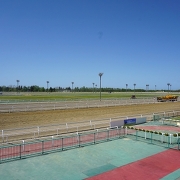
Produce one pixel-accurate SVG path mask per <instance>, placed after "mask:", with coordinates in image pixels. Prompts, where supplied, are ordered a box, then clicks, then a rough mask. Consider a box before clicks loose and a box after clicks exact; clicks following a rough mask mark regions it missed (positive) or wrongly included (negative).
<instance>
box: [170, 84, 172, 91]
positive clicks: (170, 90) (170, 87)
mask: <svg viewBox="0 0 180 180" xmlns="http://www.w3.org/2000/svg"><path fill="white" fill-rule="evenodd" d="M171 86H172V84H170V92H171Z"/></svg>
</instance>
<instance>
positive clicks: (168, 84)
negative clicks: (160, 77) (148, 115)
mask: <svg viewBox="0 0 180 180" xmlns="http://www.w3.org/2000/svg"><path fill="white" fill-rule="evenodd" d="M167 85H168V93H169V86H170V83H167Z"/></svg>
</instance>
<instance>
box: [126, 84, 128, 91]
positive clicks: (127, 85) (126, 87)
mask: <svg viewBox="0 0 180 180" xmlns="http://www.w3.org/2000/svg"><path fill="white" fill-rule="evenodd" d="M127 87H128V84H126V92H127Z"/></svg>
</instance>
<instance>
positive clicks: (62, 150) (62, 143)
mask: <svg viewBox="0 0 180 180" xmlns="http://www.w3.org/2000/svg"><path fill="white" fill-rule="evenodd" d="M62 151H63V138H62Z"/></svg>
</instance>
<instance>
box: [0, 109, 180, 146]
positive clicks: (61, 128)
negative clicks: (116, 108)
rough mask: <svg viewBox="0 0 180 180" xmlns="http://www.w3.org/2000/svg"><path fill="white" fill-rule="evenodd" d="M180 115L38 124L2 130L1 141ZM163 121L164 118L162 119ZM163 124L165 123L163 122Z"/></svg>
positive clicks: (171, 113) (95, 128) (139, 116)
mask: <svg viewBox="0 0 180 180" xmlns="http://www.w3.org/2000/svg"><path fill="white" fill-rule="evenodd" d="M175 116H180V111H166V112H158V113H153V114H139V115H132V116H121V117H112V118H106V119H99V120H90V121H82V122H76V123H66V124H51V125H46V126H36V127H29V128H21V129H20V128H19V129H4V130H0V142H1V143H6V142H11V141H16V140H22V139H37V138H40V137H45V136H51V135H62V134H67V133H78V132H82V131H87V130H88V131H89V130H97V129H101V128H109V127H111V122H113V121H118V120H125V119H132V118H142V117H145V118H146V121H152V120H154V121H156V120H160V119H162V118H167V117H175ZM162 122H163V120H162ZM162 124H163V123H162Z"/></svg>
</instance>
